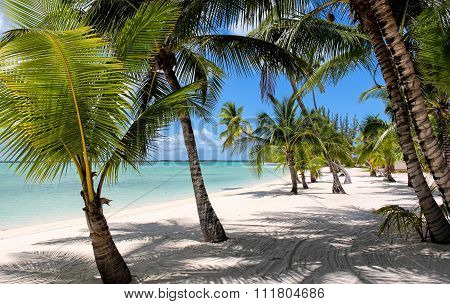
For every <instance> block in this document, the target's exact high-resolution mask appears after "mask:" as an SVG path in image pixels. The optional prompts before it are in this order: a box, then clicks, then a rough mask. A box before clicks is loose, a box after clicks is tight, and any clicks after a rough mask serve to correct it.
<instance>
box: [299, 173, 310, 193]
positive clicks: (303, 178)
mask: <svg viewBox="0 0 450 304" xmlns="http://www.w3.org/2000/svg"><path fill="white" fill-rule="evenodd" d="M300 175H301V176H302V186H303V189H309V187H308V184H307V183H306V177H305V171H301V172H300Z"/></svg>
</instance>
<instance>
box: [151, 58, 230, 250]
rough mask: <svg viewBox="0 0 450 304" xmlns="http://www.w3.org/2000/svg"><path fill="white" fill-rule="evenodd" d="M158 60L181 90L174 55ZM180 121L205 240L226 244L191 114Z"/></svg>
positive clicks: (170, 81) (169, 80)
mask: <svg viewBox="0 0 450 304" xmlns="http://www.w3.org/2000/svg"><path fill="white" fill-rule="evenodd" d="M158 60H159V65H160V67H161V68H162V69H163V71H164V75H165V77H166V80H167V82H168V83H169V84H170V86H171V88H172V90H173V91H178V90H180V89H181V86H180V83H179V82H178V79H177V77H176V75H175V72H174V71H173V66H174V64H175V59H174V56H173V54H171V53H167V52H163V51H162V52H161V53H160V56H159V58H158ZM180 121H181V128H182V129H183V136H184V144H185V146H186V150H187V155H188V158H189V169H190V172H191V180H192V186H193V188H194V194H195V200H196V203H197V212H198V216H199V219H200V229H201V231H202V234H203V238H204V240H205V241H206V242H211V243H220V242H224V241H226V240H228V237H227V235H226V233H225V230H224V229H223V226H222V224H221V223H220V220H219V218H218V217H217V215H216V212H215V211H214V209H213V207H212V205H211V202H210V201H209V197H208V193H207V192H206V187H205V182H204V181H203V175H202V170H201V168H200V160H199V157H198V153H197V145H196V142H195V136H194V130H193V128H192V122H191V118H190V116H189V114H186V115H184V116H182V117H181V118H180Z"/></svg>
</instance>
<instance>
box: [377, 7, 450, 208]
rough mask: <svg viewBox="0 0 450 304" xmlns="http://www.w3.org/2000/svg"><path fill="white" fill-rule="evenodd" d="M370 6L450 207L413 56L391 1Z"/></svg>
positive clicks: (449, 178)
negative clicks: (396, 19) (401, 32)
mask: <svg viewBox="0 0 450 304" xmlns="http://www.w3.org/2000/svg"><path fill="white" fill-rule="evenodd" d="M369 4H370V8H371V9H372V11H373V14H374V17H375V18H376V21H377V22H378V25H379V27H380V29H381V31H382V35H383V36H384V40H385V41H386V47H387V49H388V51H389V52H390V54H391V56H392V58H393V63H394V65H395V67H396V70H397V72H398V74H399V78H400V83H401V85H402V88H403V90H404V93H405V96H406V99H407V101H408V105H409V109H410V112H411V115H412V118H413V119H412V121H413V124H414V127H415V129H416V133H417V137H418V139H419V142H420V146H421V148H422V151H423V154H424V156H425V159H426V161H427V164H428V166H429V168H430V171H431V173H432V175H433V177H434V180H435V181H436V183H437V185H438V187H439V190H440V191H441V193H442V195H443V197H444V200H445V202H446V205H447V206H448V204H449V202H450V169H449V167H448V166H447V162H446V161H445V159H444V154H443V151H442V150H441V148H440V147H439V144H438V140H437V138H436V136H435V135H434V133H433V129H432V126H431V122H430V119H429V117H428V114H427V110H426V107H425V100H424V98H423V95H422V91H421V81H420V79H419V78H418V77H417V75H416V72H415V68H414V63H413V61H412V59H411V55H410V53H409V51H408V50H407V48H406V45H405V42H404V40H403V37H402V35H401V34H400V33H399V29H398V26H397V23H396V21H395V18H394V15H393V12H392V8H391V6H390V4H389V2H388V1H387V0H370V1H369Z"/></svg>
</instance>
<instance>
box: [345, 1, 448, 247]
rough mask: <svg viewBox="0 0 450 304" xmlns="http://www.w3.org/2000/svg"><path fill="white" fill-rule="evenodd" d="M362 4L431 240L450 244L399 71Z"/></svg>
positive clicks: (356, 4) (359, 8)
mask: <svg viewBox="0 0 450 304" xmlns="http://www.w3.org/2000/svg"><path fill="white" fill-rule="evenodd" d="M361 4H362V3H360V2H355V1H353V2H352V5H353V7H354V9H356V11H357V12H358V15H357V17H358V19H359V20H360V22H361V24H362V26H363V28H364V30H365V31H366V32H368V33H369V35H370V37H371V40H372V43H373V45H374V50H375V55H376V56H377V59H378V62H379V63H380V67H381V71H382V74H383V78H384V79H385V81H386V87H387V91H388V94H389V99H390V101H391V104H392V110H393V112H394V115H395V120H394V121H395V124H396V130H397V133H398V138H399V140H400V146H401V149H402V152H403V156H404V159H405V161H406V165H407V169H408V174H409V176H410V177H411V179H412V184H413V187H414V190H415V192H416V194H417V197H418V198H419V204H420V206H421V208H422V210H423V212H424V216H425V218H426V219H427V222H428V224H429V228H430V233H431V239H432V240H433V241H434V242H438V243H448V242H449V241H450V225H449V223H448V222H447V220H446V219H445V217H444V215H443V213H442V212H441V210H440V209H439V206H438V204H437V203H436V201H435V200H434V198H433V196H432V193H431V190H430V188H429V186H428V184H427V182H426V180H425V177H424V175H423V172H422V168H421V166H420V162H419V159H418V157H417V154H416V151H415V148H414V141H413V138H412V135H411V129H410V118H409V115H408V111H407V108H406V105H405V104H404V102H403V95H402V93H401V90H400V84H399V81H398V78H397V71H396V67H395V65H394V63H393V61H392V58H391V55H390V51H389V49H388V48H387V46H386V45H385V43H384V39H383V36H382V33H381V30H380V29H379V28H378V26H377V24H376V23H375V22H374V18H373V16H370V15H369V16H367V14H366V13H364V12H370V10H367V11H366V10H365V9H368V8H367V7H362V6H360V5H361Z"/></svg>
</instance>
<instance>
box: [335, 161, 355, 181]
mask: <svg viewBox="0 0 450 304" xmlns="http://www.w3.org/2000/svg"><path fill="white" fill-rule="evenodd" d="M335 165H336V166H337V167H338V169H339V170H340V171H342V173H344V175H345V180H344V184H351V183H352V178H351V177H350V174H348V171H347V170H346V169H345V168H344V166H342V165H339V164H336V163H335Z"/></svg>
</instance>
